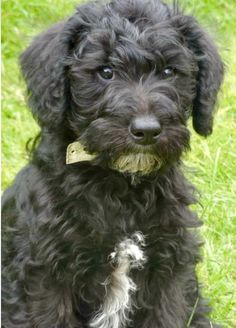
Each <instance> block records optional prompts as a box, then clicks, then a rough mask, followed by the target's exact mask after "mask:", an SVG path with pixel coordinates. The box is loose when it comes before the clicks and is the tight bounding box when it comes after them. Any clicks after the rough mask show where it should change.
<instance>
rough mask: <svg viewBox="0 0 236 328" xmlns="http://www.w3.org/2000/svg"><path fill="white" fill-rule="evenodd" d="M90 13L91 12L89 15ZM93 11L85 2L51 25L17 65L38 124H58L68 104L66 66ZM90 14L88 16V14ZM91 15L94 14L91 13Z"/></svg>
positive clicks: (87, 26)
mask: <svg viewBox="0 0 236 328" xmlns="http://www.w3.org/2000/svg"><path fill="white" fill-rule="evenodd" d="M90 13H91V15H90ZM92 13H93V10H91V6H90V7H88V5H87V7H86V5H84V6H82V7H80V8H78V10H77V12H76V13H75V14H74V16H72V17H71V18H69V19H68V20H67V21H64V22H61V23H59V24H56V25H54V26H53V27H51V28H50V29H49V30H47V31H46V32H44V33H42V34H40V35H39V36H38V37H36V38H35V39H34V41H33V42H32V44H31V45H30V46H29V47H28V48H27V49H26V50H25V51H24V52H23V54H22V55H21V58H20V64H21V69H22V73H23V76H24V78H25V80H26V83H27V87H28V92H29V104H30V107H31V108H32V112H33V115H34V117H35V118H36V120H37V121H38V122H39V124H40V125H41V126H46V127H48V128H54V127H57V126H58V124H60V123H61V122H63V118H64V113H65V109H66V108H67V107H69V106H70V103H69V99H70V97H69V81H68V79H67V67H68V63H69V59H70V58H71V56H72V55H73V47H74V43H75V42H76V43H78V42H80V37H81V35H82V34H83V33H85V30H86V29H88V28H89V25H90V20H92V19H94V17H92ZM90 16H91V17H90ZM93 16H94V15H93Z"/></svg>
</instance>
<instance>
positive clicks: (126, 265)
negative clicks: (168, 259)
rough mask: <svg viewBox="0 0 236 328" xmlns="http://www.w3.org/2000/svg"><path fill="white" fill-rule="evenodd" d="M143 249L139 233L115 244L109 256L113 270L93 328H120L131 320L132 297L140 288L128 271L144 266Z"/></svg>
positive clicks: (142, 239) (142, 238) (105, 283)
mask: <svg viewBox="0 0 236 328" xmlns="http://www.w3.org/2000/svg"><path fill="white" fill-rule="evenodd" d="M144 246H145V244H144V236H143V235H142V233H140V232H136V233H135V234H133V235H132V236H131V237H130V238H127V239H124V240H123V241H121V242H120V243H119V244H118V245H116V247H115V250H114V252H112V253H111V254H110V262H111V264H112V266H113V267H114V270H113V272H112V273H111V275H110V276H109V277H108V278H107V279H106V281H105V282H104V286H105V289H106V297H105V299H104V303H103V304H102V305H101V307H100V309H99V310H98V312H97V313H96V314H95V316H94V318H93V319H92V320H91V322H90V327H93V328H121V327H125V324H126V323H127V322H129V321H130V319H129V313H132V310H133V304H132V299H131V295H132V293H134V292H135V291H136V290H137V286H136V285H135V283H134V282H133V280H132V279H131V278H130V277H129V272H130V269H132V268H139V269H141V268H142V267H143V264H144V263H145V261H146V258H145V255H144V252H143V247H144Z"/></svg>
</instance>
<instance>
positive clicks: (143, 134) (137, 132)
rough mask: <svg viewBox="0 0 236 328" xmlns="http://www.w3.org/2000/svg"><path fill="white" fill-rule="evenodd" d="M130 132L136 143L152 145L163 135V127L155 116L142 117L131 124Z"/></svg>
mask: <svg viewBox="0 0 236 328" xmlns="http://www.w3.org/2000/svg"><path fill="white" fill-rule="evenodd" d="M129 132H130V134H131V136H132V137H133V139H134V140H135V142H136V143H138V144H142V145H152V144H154V143H155V142H156V139H157V137H158V136H159V134H160V133H161V125H160V123H159V121H158V120H157V118H155V117H153V116H140V117H136V118H135V119H134V120H133V121H132V122H131V124H130V126H129Z"/></svg>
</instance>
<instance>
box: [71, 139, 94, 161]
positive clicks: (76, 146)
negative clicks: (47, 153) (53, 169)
mask: <svg viewBox="0 0 236 328" xmlns="http://www.w3.org/2000/svg"><path fill="white" fill-rule="evenodd" d="M95 157H96V156H95V155H91V154H88V153H87V152H86V151H85V150H84V149H83V146H82V145H81V143H80V142H79V141H75V142H73V143H71V144H69V145H68V147H67V151H66V164H72V163H78V162H83V161H91V160H93V159H94V158H95Z"/></svg>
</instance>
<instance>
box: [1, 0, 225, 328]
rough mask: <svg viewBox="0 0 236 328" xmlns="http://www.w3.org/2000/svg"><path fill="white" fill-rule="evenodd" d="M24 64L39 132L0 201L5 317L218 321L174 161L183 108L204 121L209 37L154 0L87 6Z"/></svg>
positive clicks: (185, 136)
mask: <svg viewBox="0 0 236 328" xmlns="http://www.w3.org/2000/svg"><path fill="white" fill-rule="evenodd" d="M21 66H22V71H23V75H24V77H25V80H26V82H27V85H28V90H29V94H30V106H31V108H32V111H33V114H34V116H35V117H36V119H37V120H38V122H39V124H40V126H41V135H40V141H39V143H38V146H37V147H35V150H34V152H33V154H32V155H33V156H32V160H31V162H30V163H29V165H28V166H27V167H25V168H24V169H23V170H22V171H21V172H20V173H19V174H18V176H17V177H16V180H15V183H14V185H13V186H12V187H11V188H9V189H8V190H7V191H6V192H5V194H4V199H3V215H4V219H3V220H4V221H3V225H4V230H5V232H4V246H3V248H4V251H5V254H4V255H3V265H4V269H3V327H5V328H12V327H21V328H29V327H33V328H52V327H54V328H56V327H57V328H70V327H73V328H75V327H77V328H85V327H87V328H88V327H94V328H121V327H126V328H128V327H135V328H185V327H191V328H200V327H201V328H210V327H216V326H215V325H213V324H212V323H211V322H210V320H209V319H208V313H209V307H208V305H207V304H206V302H205V301H204V300H203V299H202V297H201V293H200V290H199V285H198V282H197V278H196V275H195V266H196V263H198V261H199V260H200V255H199V247H200V242H199V239H198V237H197V234H196V231H195V230H193V229H192V228H196V227H198V226H200V224H201V222H200V221H199V219H198V218H197V216H196V215H195V214H194V213H193V212H192V211H191V210H190V209H189V205H190V204H193V203H195V197H194V189H193V187H192V186H191V185H190V184H189V183H188V182H187V181H186V179H185V178H184V176H183V174H182V173H181V169H180V164H181V161H180V158H181V155H182V153H183V152H184V151H186V150H187V149H188V148H189V137H190V133H189V131H188V129H187V127H186V121H187V119H188V117H189V116H192V119H193V126H194V129H195V130H196V131H197V132H198V133H199V134H201V135H203V136H207V135H209V134H210V133H211V132H212V121H213V119H212V114H213V107H214V104H215V101H216V95H217V92H218V90H219V87H220V84H221V81H222V76H223V66H222V62H221V60H220V57H219V55H218V53H217V50H216V48H215V46H214V44H213V43H212V41H211V39H210V38H209V37H208V36H207V34H206V33H205V32H204V31H203V30H202V29H201V27H200V26H199V25H198V23H197V22H196V20H195V19H194V18H193V17H190V16H185V15H183V14H182V13H181V12H180V11H179V10H178V9H177V8H175V7H174V8H169V7H168V6H167V5H165V4H164V3H162V2H161V1H159V0H146V1H144V0H114V1H112V2H111V3H109V4H100V5H99V4H97V3H96V4H95V3H92V4H87V5H83V6H81V7H79V8H78V10H77V12H76V13H75V14H74V16H72V17H71V18H70V19H69V20H67V21H64V22H62V23H59V24H57V25H55V26H53V27H52V28H51V29H49V30H48V31H47V32H46V33H44V34H41V35H40V36H39V37H37V38H36V39H35V40H34V42H33V43H32V44H31V46H30V47H29V48H28V49H27V50H26V51H25V52H24V53H23V55H22V57H21ZM68 145H70V146H69V148H68V150H67V147H68ZM80 146H81V147H83V148H84V150H83V151H82V152H81V153H79V151H78V147H80ZM66 153H67V163H68V164H66Z"/></svg>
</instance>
